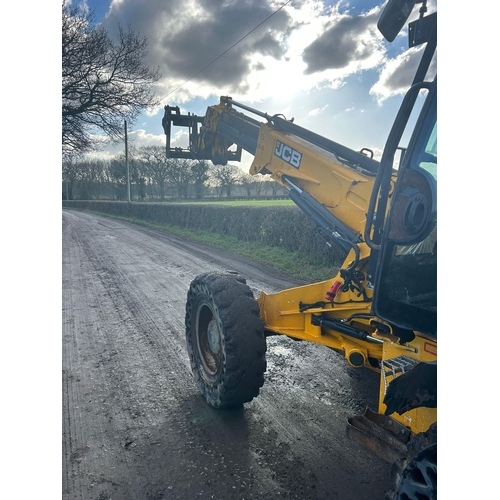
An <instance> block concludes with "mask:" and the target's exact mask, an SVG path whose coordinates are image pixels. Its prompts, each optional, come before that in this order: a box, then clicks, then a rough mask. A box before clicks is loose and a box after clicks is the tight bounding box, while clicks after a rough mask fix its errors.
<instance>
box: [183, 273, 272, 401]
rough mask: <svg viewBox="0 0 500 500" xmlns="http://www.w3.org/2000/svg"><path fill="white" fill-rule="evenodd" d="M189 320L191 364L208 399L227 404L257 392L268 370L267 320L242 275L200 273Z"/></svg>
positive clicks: (188, 311)
mask: <svg viewBox="0 0 500 500" xmlns="http://www.w3.org/2000/svg"><path fill="white" fill-rule="evenodd" d="M185 324H186V340H187V348H188V354H189V359H190V361H191V368H192V370H193V375H194V378H195V381H196V384H197V386H198V388H199V390H200V391H201V393H202V395H203V397H204V398H205V400H206V401H207V403H209V404H210V405H212V406H213V407H215V408H229V407H233V406H239V405H241V404H243V403H247V402H249V401H251V400H252V399H253V398H254V397H256V396H257V395H258V394H259V389H260V388H261V387H262V385H263V384H264V372H265V371H266V358H265V353H266V340H265V336H264V324H263V322H262V320H261V318H260V316H259V306H258V304H257V302H256V301H255V299H254V297H253V294H252V291H251V290H250V287H249V286H248V285H247V284H246V281H245V279H244V278H242V277H240V276H238V275H237V273H233V272H230V271H226V272H214V273H206V274H202V275H200V276H197V277H196V278H195V279H194V280H193V281H192V283H191V285H190V288H189V291H188V295H187V302H186V318H185Z"/></svg>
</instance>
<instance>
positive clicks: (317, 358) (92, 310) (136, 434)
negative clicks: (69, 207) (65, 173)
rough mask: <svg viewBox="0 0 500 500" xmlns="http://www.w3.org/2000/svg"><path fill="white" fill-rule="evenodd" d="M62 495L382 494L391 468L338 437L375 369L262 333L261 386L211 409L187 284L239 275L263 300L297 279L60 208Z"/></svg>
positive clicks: (371, 398) (137, 498)
mask: <svg viewBox="0 0 500 500" xmlns="http://www.w3.org/2000/svg"><path fill="white" fill-rule="evenodd" d="M62 234H63V242H62V244H63V247H62V255H63V267H62V273H63V288H62V290H63V300H62V303H63V311H62V322H63V323H62V325H63V329H62V332H63V339H62V340H63V343H62V348H63V351H62V352H63V359H62V362H63V363H62V367H63V402H62V409H63V448H62V451H63V485H62V487H63V499H65V500H69V499H92V500H108V499H113V500H127V499H134V500H142V499H151V500H153V499H154V500H156V499H158V500H159V499H187V500H191V499H195V498H203V499H216V500H229V499H250V498H262V499H270V500H274V499H278V498H280V499H283V498H287V499H291V498H297V499H311V500H313V499H339V500H351V499H352V500H363V499H371V500H377V499H380V500H383V498H384V494H385V492H386V491H387V490H389V489H390V488H391V481H390V477H389V471H390V465H389V464H387V463H385V462H383V461H382V460H380V459H378V458H377V457H375V456H373V455H371V454H370V453H369V452H367V451H365V450H364V449H363V448H362V447H360V446H358V445H357V444H356V443H354V442H352V441H350V440H348V439H347V437H346V435H345V426H346V421H347V417H349V416H351V415H353V414H359V413H362V412H363V411H364V409H365V407H366V406H371V407H372V408H374V409H376V402H377V389H378V377H377V376H376V374H374V373H372V372H369V371H368V370H364V369H363V370H355V369H353V368H351V367H349V365H347V363H346V362H345V360H344V359H343V358H342V357H341V356H340V355H338V354H337V353H335V352H333V351H331V350H328V349H326V348H324V347H321V346H316V345H313V344H309V343H305V342H293V341H292V340H289V339H287V338H282V337H270V338H269V339H268V341H267V345H268V355H267V362H268V368H267V372H266V382H265V384H264V387H263V388H262V390H261V394H260V396H259V397H258V398H256V399H254V400H253V401H252V402H251V403H248V404H246V405H245V407H244V409H241V410H232V411H228V410H226V411H220V410H214V409H212V408H211V407H210V406H208V405H207V404H206V403H205V401H204V400H203V399H202V397H201V396H200V395H199V393H198V390H197V389H196V387H195V385H194V383H193V379H192V375H191V370H190V367H189V361H188V358H187V353H186V348H185V334H184V332H185V328H184V308H185V299H186V294H187V290H188V287H189V283H190V282H191V280H192V279H193V278H194V277H195V276H196V275H197V274H201V273H202V272H206V271H211V270H220V269H233V270H237V271H239V272H240V273H241V274H242V275H243V276H245V277H246V278H247V282H248V284H249V285H250V286H251V287H252V289H253V290H254V294H255V295H256V296H258V294H259V292H260V290H266V291H267V292H275V291H278V290H280V289H283V288H289V287H291V286H295V285H297V284H299V283H298V282H294V281H292V280H289V279H287V278H285V277H281V276H278V275H276V274H275V273H272V272H270V270H268V269H263V266H260V265H255V264H253V263H252V262H250V261H247V260H243V259H236V258H234V257H229V256H228V255H226V254H223V253H222V252H220V251H218V250H213V249H209V248H207V247H204V246H201V245H198V244H194V243H191V242H186V241H185V240H182V239H180V238H178V237H176V236H172V235H170V234H167V233H164V232H161V231H156V230H152V229H145V228H142V227H139V226H136V225H133V224H127V223H124V222H119V221H116V220H113V219H108V218H105V217H99V216H96V215H91V214H86V213H81V212H76V211H63V233H62Z"/></svg>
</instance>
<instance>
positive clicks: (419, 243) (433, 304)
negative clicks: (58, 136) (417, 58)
mask: <svg viewBox="0 0 500 500" xmlns="http://www.w3.org/2000/svg"><path fill="white" fill-rule="evenodd" d="M436 100H437V84H435V85H433V86H432V87H431V88H430V91H429V94H428V95H427V98H426V101H425V103H424V106H423V108H422V111H421V114H420V117H419V119H418V121H417V124H416V127H415V130H414V133H413V137H412V139H411V140H410V143H409V146H408V149H407V151H406V154H405V156H404V159H403V162H402V164H401V165H400V167H399V170H398V173H397V181H396V186H395V189H394V193H393V195H392V199H391V204H390V208H389V213H388V219H387V222H386V224H385V227H384V230H383V234H382V241H381V244H380V253H379V261H378V265H377V270H376V275H375V283H374V285H375V286H374V295H373V312H374V313H375V314H376V315H377V316H379V317H380V318H382V319H384V320H386V321H388V322H389V323H391V324H393V325H396V326H397V327H399V328H402V329H405V330H411V331H413V332H416V331H418V332H421V333H424V334H428V335H430V336H432V337H437V111H436Z"/></svg>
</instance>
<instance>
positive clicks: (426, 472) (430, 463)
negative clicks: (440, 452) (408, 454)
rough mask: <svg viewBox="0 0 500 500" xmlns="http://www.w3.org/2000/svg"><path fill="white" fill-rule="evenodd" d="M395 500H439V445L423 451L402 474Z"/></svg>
mask: <svg viewBox="0 0 500 500" xmlns="http://www.w3.org/2000/svg"><path fill="white" fill-rule="evenodd" d="M394 499H395V500H436V499H437V445H433V446H431V447H429V448H426V449H425V450H422V451H421V452H420V453H419V454H418V455H417V456H416V457H415V458H414V459H413V460H412V461H411V462H410V463H409V464H408V466H407V467H406V469H405V470H404V471H403V472H402V474H401V477H400V478H399V482H398V484H397V486H396V490H395V495H394Z"/></svg>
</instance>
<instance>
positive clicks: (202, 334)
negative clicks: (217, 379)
mask: <svg viewBox="0 0 500 500" xmlns="http://www.w3.org/2000/svg"><path fill="white" fill-rule="evenodd" d="M213 309H214V308H213V306H212V305H211V304H209V303H208V302H206V301H204V302H202V303H201V304H200V305H199V307H198V312H197V315H196V343H197V346H198V352H199V353H200V360H201V363H202V365H203V368H204V370H205V372H206V373H207V374H208V375H210V376H214V375H216V374H217V372H218V371H219V367H220V359H221V325H220V324H219V321H218V319H217V316H216V314H215V313H214V310H213Z"/></svg>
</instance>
